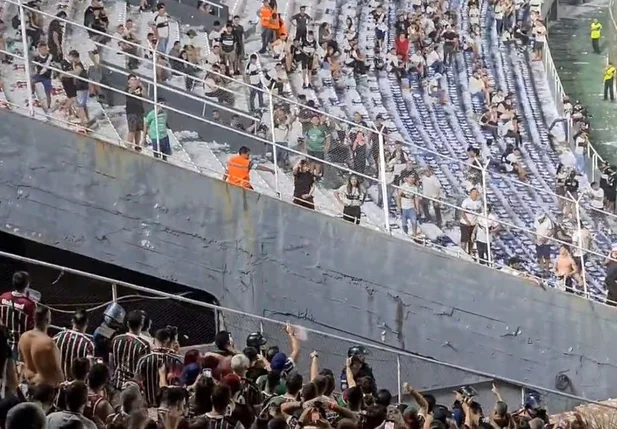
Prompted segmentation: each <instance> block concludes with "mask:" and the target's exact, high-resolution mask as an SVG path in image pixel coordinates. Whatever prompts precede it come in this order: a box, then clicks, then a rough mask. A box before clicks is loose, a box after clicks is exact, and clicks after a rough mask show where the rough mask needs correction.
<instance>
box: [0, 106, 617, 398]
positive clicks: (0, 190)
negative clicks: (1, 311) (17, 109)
mask: <svg viewBox="0 0 617 429" xmlns="http://www.w3.org/2000/svg"><path fill="white" fill-rule="evenodd" d="M0 136H1V137H0V225H1V228H2V230H4V231H6V232H10V233H13V234H16V235H19V236H22V237H25V238H28V239H31V240H35V241H38V242H42V243H45V244H49V245H53V246H56V247H58V248H61V249H65V250H70V251H73V252H77V253H80V254H83V255H85V256H88V257H92V258H95V259H99V260H103V261H105V262H110V263H114V264H117V265H119V266H122V267H125V268H128V269H131V270H135V271H139V272H143V273H146V274H149V275H153V276H157V277H161V278H164V279H168V280H171V281H174V282H178V283H181V284H185V285H189V286H192V287H195V288H199V289H205V290H207V291H208V292H210V293H212V294H213V295H215V296H216V297H217V298H218V299H219V300H220V302H221V303H222V304H223V305H225V306H230V307H233V308H236V309H241V310H245V311H248V312H252V313H256V314H263V315H265V316H270V317H274V318H279V319H280V320H292V321H294V322H298V323H301V324H303V325H306V326H311V327H316V328H319V329H323V330H331V331H335V332H337V333H339V334H341V333H344V334H356V335H359V336H362V337H365V338H370V339H373V340H377V341H380V339H381V338H382V333H383V335H384V339H385V342H386V343H388V344H390V345H392V346H396V347H401V348H404V349H407V350H410V351H413V352H416V353H419V354H422V355H426V356H432V357H434V358H436V359H438V360H441V361H446V362H452V363H456V364H459V365H463V366H467V367H470V368H475V369H479V370H482V371H485V372H489V373H494V374H499V375H501V376H504V377H510V378H512V379H517V380H520V381H526V382H529V383H533V384H538V385H542V386H545V387H549V388H553V387H554V383H555V376H556V375H557V374H558V373H564V374H566V375H567V376H568V377H569V378H570V379H571V381H572V389H571V390H570V391H571V392H573V393H576V394H579V395H584V396H586V397H589V398H607V397H611V396H615V394H616V393H617V366H616V363H615V359H614V357H615V356H617V346H615V342H614V341H612V339H613V338H615V336H616V334H617V322H616V317H615V316H616V314H617V313H616V312H615V310H614V309H611V308H608V307H605V306H603V305H600V304H595V303H591V302H588V301H584V300H582V299H579V298H576V297H572V296H569V295H565V294H562V293H557V292H555V291H552V290H548V291H546V290H542V289H540V288H537V287H534V286H532V285H530V284H528V283H526V282H524V281H522V280H519V279H517V278H514V277H511V276H508V275H504V274H502V273H499V272H496V271H493V270H490V269H487V268H484V267H480V266H477V265H473V264H469V263H466V262H463V261H461V260H458V259H455V258H450V257H446V256H444V255H442V254H438V253H434V252H432V251H429V250H426V249H423V248H421V247H417V246H414V245H412V244H410V243H408V242H403V241H401V240H397V239H393V238H390V237H387V236H385V235H383V234H380V233H377V232H372V231H369V230H367V229H364V228H361V227H357V226H354V225H351V224H348V223H345V222H343V221H342V220H339V219H333V218H330V217H327V216H323V215H320V214H318V213H314V212H311V211H308V210H304V209H301V208H298V207H294V206H291V205H290V204H288V203H285V202H282V201H279V200H276V199H271V198H268V197H264V196H263V195H260V194H256V193H253V192H246V191H244V190H242V189H239V188H236V187H230V186H227V185H226V184H225V183H223V182H221V181H218V180H214V179H211V178H208V177H204V176H200V175H198V174H196V173H193V172H190V171H188V170H184V169H181V168H178V167H175V166H173V165H169V164H166V163H164V162H162V161H158V160H155V159H153V158H149V157H146V156H143V155H139V154H136V153H134V152H132V151H129V150H126V149H122V148H120V147H117V146H112V145H109V144H106V143H103V142H97V141H94V140H92V139H89V138H85V137H78V136H76V135H74V134H71V133H69V132H66V131H64V130H61V129H58V128H54V127H52V126H50V125H47V124H44V123H42V122H37V121H33V120H30V119H28V118H25V117H22V116H19V115H15V114H11V113H6V112H3V113H0Z"/></svg>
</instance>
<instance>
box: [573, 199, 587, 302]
mask: <svg viewBox="0 0 617 429" xmlns="http://www.w3.org/2000/svg"><path fill="white" fill-rule="evenodd" d="M570 197H572V199H573V200H574V209H575V210H576V230H577V231H578V243H576V246H578V251H579V253H580V260H581V261H580V262H581V280H582V281H583V293H584V294H585V298H587V297H588V294H587V279H586V278H585V248H584V247H583V235H582V233H581V229H582V226H583V223H582V221H581V198H582V197H583V192H581V193H580V194H579V195H578V198H574V196H573V195H572V194H570Z"/></svg>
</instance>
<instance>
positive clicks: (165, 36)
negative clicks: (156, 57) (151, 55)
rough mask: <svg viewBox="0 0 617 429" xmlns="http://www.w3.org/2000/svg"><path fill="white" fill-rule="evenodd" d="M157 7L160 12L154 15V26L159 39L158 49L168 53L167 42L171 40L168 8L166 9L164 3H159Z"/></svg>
mask: <svg viewBox="0 0 617 429" xmlns="http://www.w3.org/2000/svg"><path fill="white" fill-rule="evenodd" d="M156 9H157V12H158V13H157V15H156V16H155V17H154V23H153V25H152V27H153V30H154V32H155V34H156V38H157V40H158V45H157V48H158V51H159V52H162V53H164V54H166V53H167V42H168V41H169V16H168V15H167V9H165V5H164V4H163V3H159V4H157V5H156Z"/></svg>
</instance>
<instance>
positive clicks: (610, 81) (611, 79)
mask: <svg viewBox="0 0 617 429" xmlns="http://www.w3.org/2000/svg"><path fill="white" fill-rule="evenodd" d="M616 71H617V70H616V69H615V66H614V65H613V64H612V63H608V65H607V66H606V68H605V69H604V100H608V93H609V91H610V93H611V101H615V72H616Z"/></svg>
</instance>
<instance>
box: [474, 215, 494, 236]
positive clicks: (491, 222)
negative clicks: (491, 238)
mask: <svg viewBox="0 0 617 429" xmlns="http://www.w3.org/2000/svg"><path fill="white" fill-rule="evenodd" d="M486 223H487V224H488V227H489V229H490V228H497V226H498V225H499V222H497V216H495V214H494V213H489V215H488V220H487V221H486ZM484 224H485V220H484V219H478V226H477V229H476V241H478V242H480V243H486V239H487V234H486V228H484Z"/></svg>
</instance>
